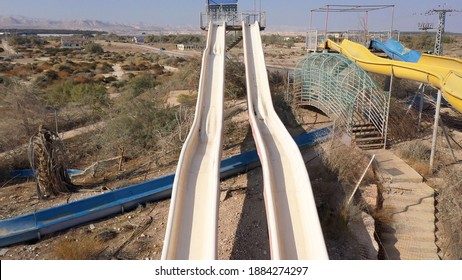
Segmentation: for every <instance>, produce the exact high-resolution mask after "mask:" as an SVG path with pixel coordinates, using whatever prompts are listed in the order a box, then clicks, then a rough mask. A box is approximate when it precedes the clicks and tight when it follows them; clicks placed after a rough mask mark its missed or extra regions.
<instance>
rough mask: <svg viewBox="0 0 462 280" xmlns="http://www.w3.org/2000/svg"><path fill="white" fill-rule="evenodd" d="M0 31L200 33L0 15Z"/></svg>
mask: <svg viewBox="0 0 462 280" xmlns="http://www.w3.org/2000/svg"><path fill="white" fill-rule="evenodd" d="M2 29H54V30H91V31H105V32H109V33H111V32H113V33H116V34H140V33H142V32H146V33H147V34H153V33H200V32H202V31H201V30H200V28H199V26H192V25H182V26H173V25H168V26H154V25H148V24H145V23H135V24H121V23H112V22H104V21H99V20H48V19H37V18H28V17H24V16H2V15H0V32H1V30H2ZM305 32H306V27H303V26H302V27H301V26H270V27H267V29H266V31H265V33H266V34H271V33H278V34H292V35H293V34H294V33H296V34H297V33H298V34H304V33H305Z"/></svg>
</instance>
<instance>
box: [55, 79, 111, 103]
mask: <svg viewBox="0 0 462 280" xmlns="http://www.w3.org/2000/svg"><path fill="white" fill-rule="evenodd" d="M47 101H48V103H49V104H50V105H52V106H56V107H61V106H65V105H66V104H68V103H70V102H74V103H77V104H79V105H83V106H84V105H88V106H90V107H91V108H92V109H100V108H102V107H105V106H107V105H108V103H109V99H108V96H107V93H106V88H105V87H104V86H102V85H99V84H93V83H85V84H77V83H74V82H72V81H66V82H61V83H57V84H55V85H53V86H51V87H50V88H49V91H48V94H47Z"/></svg>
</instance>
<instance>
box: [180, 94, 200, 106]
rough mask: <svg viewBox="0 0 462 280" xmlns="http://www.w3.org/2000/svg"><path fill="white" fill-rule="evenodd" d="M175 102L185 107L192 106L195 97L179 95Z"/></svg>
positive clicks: (194, 102) (195, 99)
mask: <svg viewBox="0 0 462 280" xmlns="http://www.w3.org/2000/svg"><path fill="white" fill-rule="evenodd" d="M176 100H177V101H178V103H180V104H181V105H185V106H194V105H195V104H196V101H197V95H191V94H180V95H179V96H178V97H177V98H176Z"/></svg>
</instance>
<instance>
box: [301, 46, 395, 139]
mask: <svg viewBox="0 0 462 280" xmlns="http://www.w3.org/2000/svg"><path fill="white" fill-rule="evenodd" d="M293 86H294V89H293V90H294V95H293V97H294V101H295V102H296V103H297V104H299V105H311V106H314V107H316V108H318V109H320V110H322V111H323V112H324V113H325V114H327V115H328V116H329V117H331V118H332V119H335V120H336V121H337V123H340V124H343V125H344V126H345V128H346V130H347V132H348V133H349V134H351V132H352V128H353V126H354V125H355V124H358V123H370V124H373V125H374V126H375V128H376V129H377V131H378V132H379V133H380V135H381V136H382V137H383V136H384V134H385V130H386V121H387V110H388V109H387V108H388V100H389V94H388V92H384V91H383V90H381V88H380V87H379V86H378V85H377V84H376V83H375V82H374V81H373V80H372V78H371V77H370V76H369V74H368V73H367V72H366V71H364V70H363V69H362V68H360V67H359V66H357V65H356V64H355V63H354V62H353V61H351V60H349V59H348V58H346V57H344V56H342V55H340V54H332V53H314V54H311V55H309V56H307V57H306V58H304V59H303V60H302V61H300V62H299V63H298V64H297V66H296V68H295V71H294V82H293Z"/></svg>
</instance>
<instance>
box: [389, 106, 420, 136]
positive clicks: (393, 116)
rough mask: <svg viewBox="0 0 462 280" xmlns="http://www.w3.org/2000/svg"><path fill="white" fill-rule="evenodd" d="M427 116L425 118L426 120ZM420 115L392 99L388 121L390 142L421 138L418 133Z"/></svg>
mask: <svg viewBox="0 0 462 280" xmlns="http://www.w3.org/2000/svg"><path fill="white" fill-rule="evenodd" d="M426 118H427V116H425V115H424V116H423V120H425V119H426ZM416 120H418V115H417V112H416V111H414V110H412V109H411V110H409V109H408V108H406V105H405V104H404V103H402V102H401V101H399V100H397V99H395V98H393V97H392V98H391V100H390V113H389V119H388V138H389V141H390V142H393V143H397V142H400V141H407V140H412V139H416V138H418V137H419V136H420V134H419V131H417V121H416Z"/></svg>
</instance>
